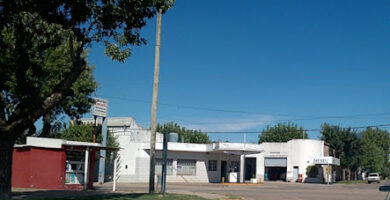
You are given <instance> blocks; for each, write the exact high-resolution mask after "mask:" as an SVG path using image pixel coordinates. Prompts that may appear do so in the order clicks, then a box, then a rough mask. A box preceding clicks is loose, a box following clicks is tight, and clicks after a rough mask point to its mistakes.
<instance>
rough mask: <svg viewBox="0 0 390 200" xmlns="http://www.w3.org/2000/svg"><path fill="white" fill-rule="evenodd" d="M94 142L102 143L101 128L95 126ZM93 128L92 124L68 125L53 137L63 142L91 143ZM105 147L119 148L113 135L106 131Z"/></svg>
mask: <svg viewBox="0 0 390 200" xmlns="http://www.w3.org/2000/svg"><path fill="white" fill-rule="evenodd" d="M96 131H97V135H96V136H97V137H96V142H97V143H101V142H102V135H101V126H97V130H96ZM93 132H94V127H93V124H78V123H76V122H74V123H70V124H69V126H68V127H66V128H64V129H63V130H61V131H59V132H58V133H56V134H54V135H53V137H56V138H62V139H65V140H72V141H80V142H92V140H93ZM107 147H119V143H118V141H117V137H116V136H115V135H114V133H112V132H110V131H107Z"/></svg>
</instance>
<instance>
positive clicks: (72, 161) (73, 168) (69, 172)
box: [65, 150, 85, 184]
mask: <svg viewBox="0 0 390 200" xmlns="http://www.w3.org/2000/svg"><path fill="white" fill-rule="evenodd" d="M84 160H85V152H84V151H70V150H67V151H66V166H65V184H84V166H85V165H84Z"/></svg>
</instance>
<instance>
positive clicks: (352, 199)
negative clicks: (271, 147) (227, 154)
mask: <svg viewBox="0 0 390 200" xmlns="http://www.w3.org/2000/svg"><path fill="white" fill-rule="evenodd" d="M109 185H110V184H106V185H104V187H105V188H107V186H109ZM380 185H384V183H382V184H356V185H344V184H334V185H323V184H299V183H285V182H267V183H265V184H264V185H255V186H251V185H221V184H168V185H167V191H168V192H171V193H186V194H196V195H201V196H204V197H209V198H213V197H218V196H220V197H221V196H224V195H235V196H241V197H244V198H245V199H257V200H275V199H290V200H313V199H321V200H376V199H380V200H383V199H384V198H385V197H386V193H385V192H380V191H379V190H378V187H379V186H380ZM117 188H118V191H129V189H130V191H132V192H146V191H147V185H146V184H145V185H143V184H119V185H118V187H117ZM101 189H103V188H101Z"/></svg>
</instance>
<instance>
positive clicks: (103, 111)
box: [92, 98, 108, 184]
mask: <svg viewBox="0 0 390 200" xmlns="http://www.w3.org/2000/svg"><path fill="white" fill-rule="evenodd" d="M94 100H95V105H94V106H93V110H92V115H93V117H94V119H95V125H94V127H95V128H94V129H95V130H94V132H95V133H94V135H93V141H94V142H95V141H96V118H97V117H102V118H103V119H102V129H101V131H102V139H103V140H102V145H103V146H104V147H105V146H106V145H107V108H108V101H107V100H106V99H100V98H94ZM105 159H106V150H103V149H102V150H100V160H99V183H100V184H103V183H104V171H105Z"/></svg>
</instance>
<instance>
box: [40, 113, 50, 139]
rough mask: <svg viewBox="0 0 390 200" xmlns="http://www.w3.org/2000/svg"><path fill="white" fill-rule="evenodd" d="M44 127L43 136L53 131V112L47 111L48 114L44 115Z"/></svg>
mask: <svg viewBox="0 0 390 200" xmlns="http://www.w3.org/2000/svg"><path fill="white" fill-rule="evenodd" d="M42 122H43V127H42V133H41V136H42V137H47V136H49V134H50V131H51V113H47V114H46V115H43V118H42Z"/></svg>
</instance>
